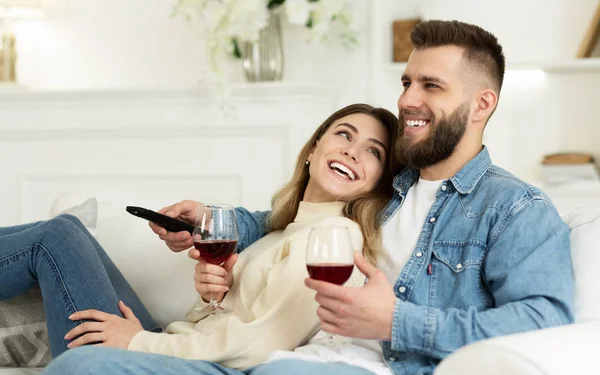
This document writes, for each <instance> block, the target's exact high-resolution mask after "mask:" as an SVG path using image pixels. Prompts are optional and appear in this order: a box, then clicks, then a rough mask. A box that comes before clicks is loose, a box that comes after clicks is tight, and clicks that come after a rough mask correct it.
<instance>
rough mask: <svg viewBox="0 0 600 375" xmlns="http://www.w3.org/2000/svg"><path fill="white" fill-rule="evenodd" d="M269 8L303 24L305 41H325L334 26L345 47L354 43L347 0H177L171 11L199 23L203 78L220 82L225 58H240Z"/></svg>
mask: <svg viewBox="0 0 600 375" xmlns="http://www.w3.org/2000/svg"><path fill="white" fill-rule="evenodd" d="M272 11H280V12H282V15H283V16H284V19H286V20H287V21H288V23H290V24H292V25H298V26H301V27H305V28H306V32H307V33H306V39H307V41H308V42H323V41H328V40H329V39H330V38H329V36H330V35H331V34H332V33H331V32H332V28H333V27H336V31H337V32H336V33H335V35H339V37H340V40H341V42H342V44H343V45H344V46H345V47H347V48H352V47H354V46H356V45H357V44H358V38H357V36H358V25H357V23H356V19H355V15H354V13H353V11H352V8H351V6H350V4H349V1H348V0H178V3H177V5H176V6H175V8H174V12H173V14H174V15H175V16H182V17H184V18H186V19H188V20H196V19H197V20H199V21H200V22H201V23H202V26H203V28H204V31H205V33H206V35H207V40H206V45H207V49H208V51H207V52H208V57H209V66H208V72H206V73H208V74H207V75H206V74H205V76H204V77H203V78H204V79H205V80H209V81H215V80H216V81H217V82H221V83H224V82H226V81H227V77H228V75H229V74H228V72H227V71H226V70H225V69H223V68H224V67H225V66H226V64H225V60H227V59H229V58H231V57H237V58H241V57H242V56H241V53H240V49H239V46H240V44H241V43H243V42H249V43H253V42H256V41H257V40H258V37H259V31H260V30H261V29H262V28H264V27H265V26H266V25H267V23H268V22H269V18H270V17H271V12H272ZM209 83H210V82H209Z"/></svg>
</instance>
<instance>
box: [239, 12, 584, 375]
mask: <svg viewBox="0 0 600 375" xmlns="http://www.w3.org/2000/svg"><path fill="white" fill-rule="evenodd" d="M411 40H412V43H413V45H414V47H415V49H414V51H413V52H412V54H411V56H410V58H409V61H408V64H407V67H406V71H405V73H404V74H403V76H402V84H403V86H404V92H403V93H402V94H401V96H400V98H399V100H398V109H399V111H400V113H399V114H400V121H401V123H402V124H401V128H402V129H403V131H402V134H401V135H400V136H401V137H402V139H401V142H400V146H399V149H398V150H397V151H398V154H399V156H400V158H401V161H402V163H403V164H405V165H406V166H407V167H408V168H406V169H405V170H403V171H402V172H401V173H400V174H399V175H397V176H396V178H395V180H394V188H395V189H396V191H397V192H398V194H397V195H396V196H395V197H394V199H393V200H392V201H391V202H390V204H389V205H388V208H387V209H386V211H385V213H384V215H383V220H384V223H385V224H384V226H383V230H382V232H383V247H384V249H385V251H384V254H382V256H381V257H380V260H379V264H378V268H379V270H377V269H376V268H374V267H372V266H369V265H368V264H366V262H365V261H364V260H363V259H362V258H358V259H357V265H358V266H359V268H361V270H362V271H363V273H365V274H366V275H367V276H368V277H369V282H368V283H367V284H365V286H364V287H363V288H358V289H356V288H345V287H342V286H337V285H333V284H329V283H325V282H321V281H315V280H311V279H307V281H306V285H307V286H308V287H310V288H312V289H314V290H315V291H317V296H316V299H317V301H318V302H319V304H320V305H321V307H320V308H319V311H318V315H319V317H320V319H321V328H322V329H323V330H325V331H327V332H330V333H333V334H339V335H343V336H348V337H356V338H365V339H379V340H382V341H381V342H382V350H383V356H384V358H385V360H386V362H387V363H388V366H389V367H390V368H391V369H392V370H393V372H394V373H395V374H416V373H419V374H422V373H431V372H433V369H434V368H435V365H436V364H437V363H439V361H440V360H442V359H443V358H444V357H445V356H447V355H448V354H450V353H452V352H454V351H455V350H457V349H459V348H460V347H462V346H465V345H467V344H469V343H472V342H474V341H477V340H481V339H485V338H489V337H494V336H499V335H506V334H511V333H517V332H524V331H528V330H533V329H539V328H544V327H551V326H556V325H561V324H567V323H571V322H572V321H573V310H572V306H573V276H572V269H571V261H570V246H569V232H568V228H567V226H566V225H565V224H564V223H563V222H562V221H561V219H560V217H559V215H558V213H557V212H556V210H555V208H554V207H553V205H552V203H551V202H550V199H549V198H548V197H546V196H545V195H544V194H543V193H542V192H541V191H539V190H538V189H536V188H535V187H533V186H530V185H528V184H526V183H524V182H522V181H520V180H519V179H517V178H516V177H514V176H513V175H511V174H509V173H508V172H506V171H504V170H502V169H500V168H498V167H496V166H493V165H492V163H491V160H490V157H489V155H488V151H487V149H486V148H485V147H484V146H483V145H482V138H483V131H484V128H485V126H486V124H487V122H488V120H489V118H490V117H491V115H492V114H493V112H494V110H495V109H496V105H497V103H498V97H499V95H500V89H501V87H502V80H503V76H504V68H505V60H504V56H503V52H502V48H501V46H500V45H499V44H498V42H497V40H496V38H495V37H494V36H493V35H492V34H490V33H488V32H487V31H485V30H483V29H481V28H479V27H477V26H473V25H468V24H464V23H460V22H456V21H452V22H444V21H429V22H424V23H421V24H420V25H418V26H417V27H416V29H415V30H414V31H413V33H412V35H411ZM254 216H255V218H254V220H250V219H249V218H246V215H241V219H240V226H241V227H242V228H244V230H243V232H244V233H245V234H247V237H245V238H244V239H243V240H244V241H245V242H244V244H247V243H249V242H252V241H254V240H256V239H257V238H258V237H259V236H260V235H262V230H260V229H259V228H260V227H259V225H257V223H259V224H260V223H261V222H262V221H263V219H262V218H261V217H260V216H258V215H256V214H255V215H254Z"/></svg>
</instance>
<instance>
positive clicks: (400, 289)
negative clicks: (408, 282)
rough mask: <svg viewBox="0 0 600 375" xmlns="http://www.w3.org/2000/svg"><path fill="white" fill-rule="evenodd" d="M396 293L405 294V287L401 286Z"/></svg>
mask: <svg viewBox="0 0 600 375" xmlns="http://www.w3.org/2000/svg"><path fill="white" fill-rule="evenodd" d="M398 291H399V292H400V293H404V292H406V287H405V286H401V287H400V288H398Z"/></svg>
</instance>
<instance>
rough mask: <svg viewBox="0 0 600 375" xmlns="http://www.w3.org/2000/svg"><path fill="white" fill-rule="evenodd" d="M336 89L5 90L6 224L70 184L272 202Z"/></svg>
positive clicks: (106, 191) (163, 197)
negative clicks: (219, 95) (226, 92)
mask: <svg viewBox="0 0 600 375" xmlns="http://www.w3.org/2000/svg"><path fill="white" fill-rule="evenodd" d="M338 98H339V92H338V90H337V89H335V88H333V87H329V86H324V85H312V84H303V83H298V84H293V83H285V84H284V83H274V84H271V83H269V84H256V85H243V86H235V87H234V88H233V92H232V95H231V97H230V98H229V99H228V100H227V103H228V108H229V109H232V108H233V109H234V111H233V112H231V111H229V112H227V109H226V110H225V112H224V110H223V109H221V108H220V107H219V106H218V105H217V104H216V102H215V101H214V100H212V99H211V97H210V96H209V95H208V93H207V92H206V91H202V90H199V89H176V90H119V91H99V92H96V91H94V92H0V158H1V159H2V161H3V163H2V164H3V173H2V183H1V184H0V204H1V206H2V210H1V211H0V225H2V226H3V225H11V224H15V223H18V222H27V221H31V220H37V219H40V218H45V217H46V216H47V213H48V211H49V208H50V205H51V203H52V200H53V199H54V198H55V197H56V196H57V195H58V194H60V193H62V192H80V193H83V194H87V195H91V196H96V197H99V198H100V199H104V200H108V201H113V202H119V203H121V204H123V205H134V204H136V205H145V206H148V207H149V208H154V209H158V208H160V207H162V206H164V205H167V204H170V203H173V202H176V201H178V200H181V199H196V200H203V201H207V202H209V201H210V202H215V201H220V202H224V203H231V204H234V205H244V206H247V207H249V208H252V209H266V208H268V206H269V201H270V197H271V195H272V194H273V193H274V192H275V190H276V189H277V188H278V187H279V186H281V184H283V183H284V182H285V181H287V179H288V178H289V176H290V175H291V172H292V168H293V165H294V163H295V157H296V155H297V152H298V151H299V149H300V147H301V146H302V145H303V144H304V142H305V141H306V140H307V139H308V137H309V136H310V135H311V134H312V132H313V131H314V130H315V129H316V128H317V126H318V125H319V124H321V122H323V120H325V118H327V116H328V115H330V114H331V113H332V112H333V111H334V110H336V109H337V107H338V102H339V101H338Z"/></svg>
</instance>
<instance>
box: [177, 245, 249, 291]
mask: <svg viewBox="0 0 600 375" xmlns="http://www.w3.org/2000/svg"><path fill="white" fill-rule="evenodd" d="M188 256H189V257H190V258H192V259H194V260H197V261H198V263H197V264H196V267H195V272H194V281H195V282H196V291H197V292H198V294H200V296H201V297H202V299H203V300H204V302H208V301H209V300H210V293H211V292H212V293H213V297H214V298H215V300H216V301H217V302H221V301H222V300H223V298H225V294H226V293H227V292H228V291H229V288H231V286H232V285H233V266H234V265H235V262H236V261H237V258H238V255H237V254H233V255H232V256H230V257H229V258H227V260H226V261H225V263H223V265H218V264H210V263H207V262H205V261H203V260H202V259H201V258H200V252H199V251H198V250H196V249H191V250H190V251H189V252H188Z"/></svg>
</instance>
